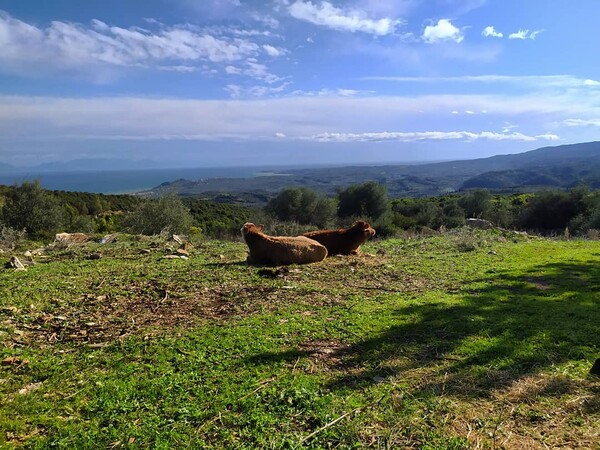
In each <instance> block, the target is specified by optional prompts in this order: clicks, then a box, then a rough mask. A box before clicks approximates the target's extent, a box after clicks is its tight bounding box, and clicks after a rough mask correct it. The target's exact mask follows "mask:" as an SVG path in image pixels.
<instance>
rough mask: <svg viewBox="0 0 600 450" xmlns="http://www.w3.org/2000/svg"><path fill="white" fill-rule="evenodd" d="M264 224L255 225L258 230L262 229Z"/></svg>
mask: <svg viewBox="0 0 600 450" xmlns="http://www.w3.org/2000/svg"><path fill="white" fill-rule="evenodd" d="M264 227H265V226H264V225H256V228H257V229H258V231H262V229H263V228H264Z"/></svg>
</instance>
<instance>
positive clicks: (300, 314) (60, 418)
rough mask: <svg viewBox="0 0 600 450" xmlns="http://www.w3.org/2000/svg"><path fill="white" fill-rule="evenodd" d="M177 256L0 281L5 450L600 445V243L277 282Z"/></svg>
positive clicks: (383, 265)
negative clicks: (597, 373) (599, 367)
mask: <svg viewBox="0 0 600 450" xmlns="http://www.w3.org/2000/svg"><path fill="white" fill-rule="evenodd" d="M168 247H171V248H170V249H169V248H168ZM175 248H176V244H174V243H173V242H171V243H169V242H164V241H160V240H159V239H143V238H136V237H127V236H122V237H120V239H119V240H118V241H117V242H115V243H112V244H106V245H99V244H96V243H89V244H86V245H83V246H80V247H72V248H67V249H55V250H53V251H48V252H47V254H46V257H45V258H40V257H38V258H36V261H38V263H37V264H35V265H33V266H30V267H29V268H28V270H27V271H13V270H2V271H1V272H0V343H1V347H0V349H1V350H0V359H2V360H3V361H4V363H3V364H2V365H1V366H0V399H1V402H0V447H2V448H19V447H27V448H65V449H67V448H68V449H72V448H90V449H92V448H93V449H96V448H165V449H168V448H231V449H234V448H235V449H238V448H248V449H251V448H360V447H372V448H422V449H462V448H544V446H546V447H548V448H556V447H559V446H566V447H571V448H574V447H578V448H596V449H598V448H600V447H598V444H597V443H596V442H597V441H598V435H599V433H600V425H598V424H599V423H600V400H599V398H600V395H599V394H600V382H599V380H598V379H597V378H593V377H590V376H589V375H588V371H589V368H590V367H591V365H592V364H593V362H594V360H595V359H596V358H598V357H600V300H599V297H598V292H599V291H600V265H599V264H598V260H599V257H600V242H592V241H568V242H567V241H552V240H544V239H539V238H534V237H524V236H521V235H517V234H510V233H506V234H502V233H497V232H485V233H479V232H472V233H470V232H460V233H455V234H447V235H443V236H434V237H429V238H418V239H404V240H401V239H390V240H381V241H374V242H372V243H369V244H368V245H366V246H364V248H363V252H364V253H368V254H364V255H362V256H359V257H334V258H330V259H327V260H325V261H324V262H322V263H316V264H312V265H306V266H292V267H289V268H287V269H278V268H259V267H252V266H247V265H246V264H245V263H244V262H243V261H244V258H245V254H246V249H245V246H244V245H243V244H242V243H239V242H222V241H205V242H200V243H197V245H196V247H195V248H194V249H193V250H192V252H191V256H190V259H188V260H181V259H178V260H170V259H162V256H163V255H164V254H167V253H170V252H171V251H172V250H174V249H175ZM141 249H149V250H150V253H145V252H142V251H141ZM466 250H470V251H466ZM90 254H99V255H101V258H100V259H88V258H89V255H90ZM6 259H8V258H6ZM9 358H12V359H9Z"/></svg>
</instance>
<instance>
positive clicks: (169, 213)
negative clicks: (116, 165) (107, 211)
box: [124, 194, 192, 235]
mask: <svg viewBox="0 0 600 450" xmlns="http://www.w3.org/2000/svg"><path fill="white" fill-rule="evenodd" d="M124 226H125V227H126V228H128V229H129V231H130V232H131V233H138V234H144V235H156V234H161V233H183V234H185V233H188V232H189V230H190V228H191V226H192V215H191V214H190V212H189V210H188V209H187V208H186V207H185V205H184V204H183V202H182V201H181V199H180V198H179V197H177V196H176V195H175V194H167V195H165V196H163V197H161V198H159V199H149V200H146V201H144V202H142V203H141V204H140V205H139V206H138V207H137V208H136V209H135V210H134V211H133V212H131V213H129V214H127V215H126V216H125V219H124Z"/></svg>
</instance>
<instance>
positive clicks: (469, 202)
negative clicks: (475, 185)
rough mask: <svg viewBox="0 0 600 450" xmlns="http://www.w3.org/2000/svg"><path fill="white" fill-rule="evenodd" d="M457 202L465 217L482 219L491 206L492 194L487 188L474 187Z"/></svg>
mask: <svg viewBox="0 0 600 450" xmlns="http://www.w3.org/2000/svg"><path fill="white" fill-rule="evenodd" d="M458 204H459V206H460V207H461V208H462V209H464V210H465V214H466V216H467V217H478V218H480V219H482V218H485V215H486V213H487V212H488V211H489V210H490V208H491V207H492V196H491V194H490V191H488V190H487V189H476V190H474V191H471V192H469V193H467V194H465V195H464V196H463V197H461V198H460V200H458Z"/></svg>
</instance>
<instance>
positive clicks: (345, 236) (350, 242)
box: [303, 220, 375, 256]
mask: <svg viewBox="0 0 600 450" xmlns="http://www.w3.org/2000/svg"><path fill="white" fill-rule="evenodd" d="M374 235H375V230H374V229H373V228H372V227H371V225H369V224H368V223H367V222H365V221H363V220H359V221H358V222H355V223H354V225H352V226H351V227H350V228H339V229H337V230H319V231H309V232H308V233H304V234H303V236H306V237H308V238H310V239H313V240H315V241H317V242H319V243H321V244H323V245H324V246H325V247H327V255H328V256H331V255H357V254H358V253H359V251H360V246H361V245H362V244H363V242H365V241H366V240H367V239H369V238H370V237H372V236H374Z"/></svg>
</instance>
